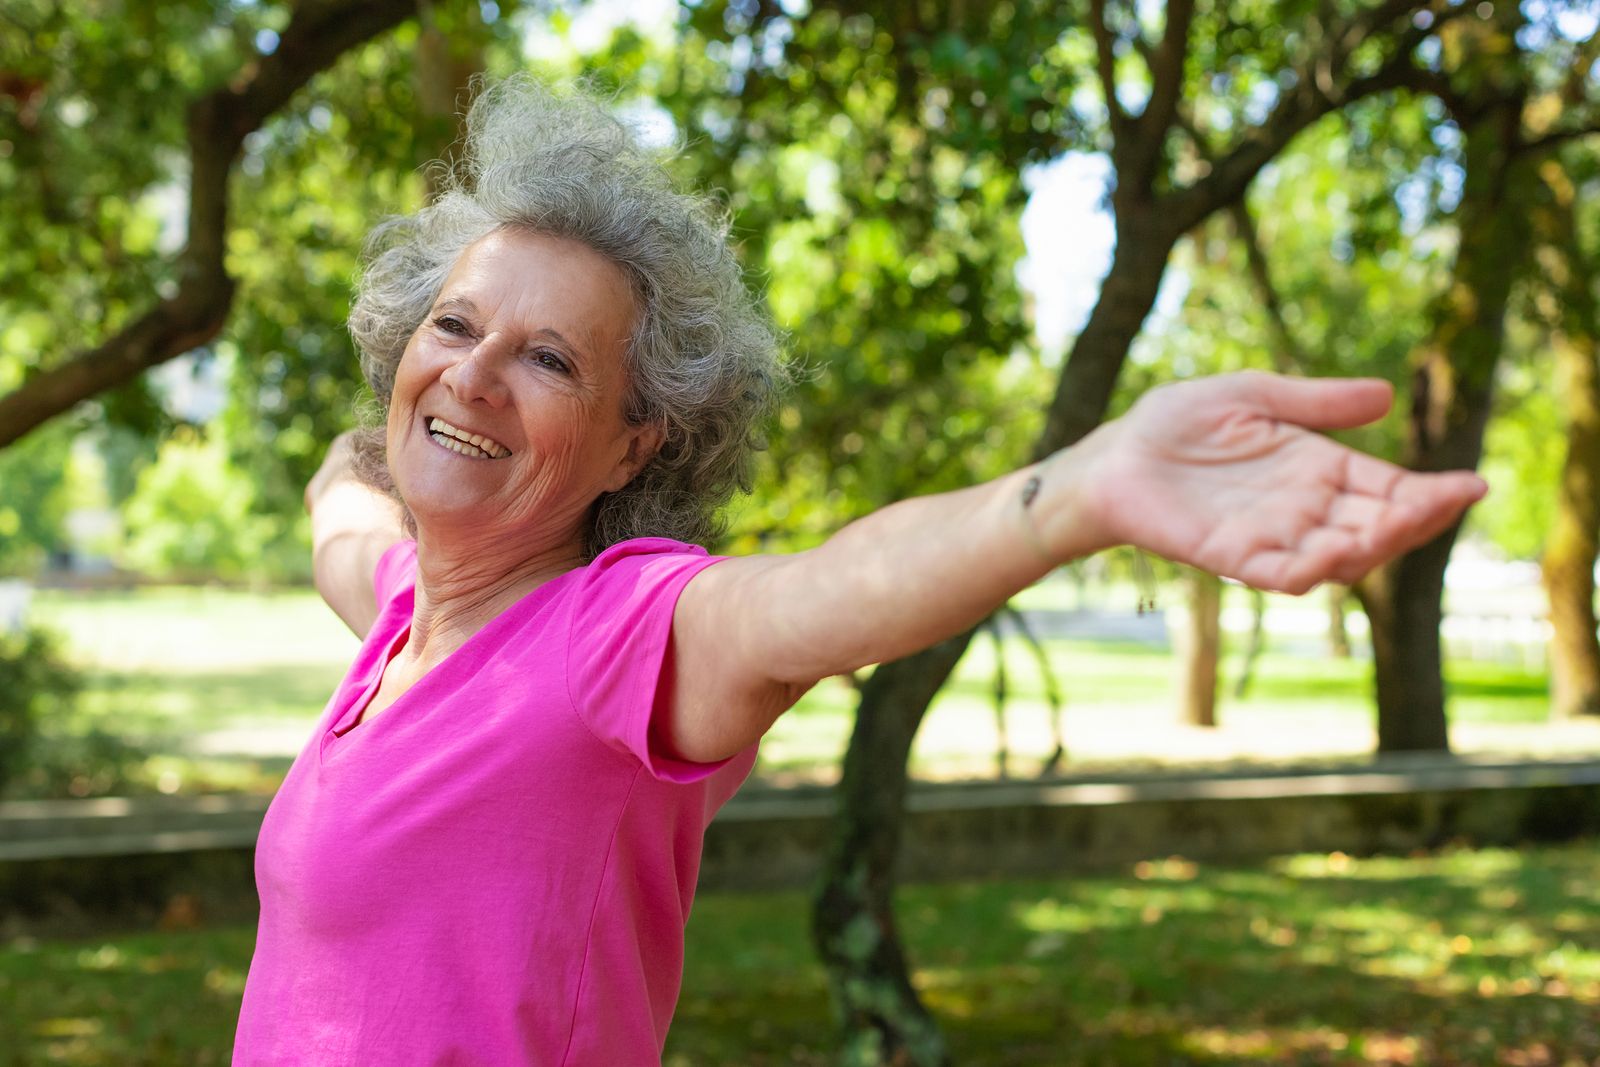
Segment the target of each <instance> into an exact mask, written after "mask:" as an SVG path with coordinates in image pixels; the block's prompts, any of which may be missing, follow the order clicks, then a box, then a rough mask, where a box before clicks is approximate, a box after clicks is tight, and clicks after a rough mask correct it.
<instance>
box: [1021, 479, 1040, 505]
mask: <svg viewBox="0 0 1600 1067" xmlns="http://www.w3.org/2000/svg"><path fill="white" fill-rule="evenodd" d="M1040 484H1042V483H1041V482H1040V481H1039V476H1038V475H1037V474H1035V475H1032V476H1030V477H1029V478H1028V480H1027V481H1026V482H1023V483H1022V506H1023V507H1028V506H1029V505H1031V504H1032V503H1033V498H1034V497H1036V496H1038V495H1039V486H1040Z"/></svg>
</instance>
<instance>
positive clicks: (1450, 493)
mask: <svg viewBox="0 0 1600 1067" xmlns="http://www.w3.org/2000/svg"><path fill="white" fill-rule="evenodd" d="M1344 461H1345V464H1344V487H1345V489H1347V490H1350V491H1353V492H1357V493H1365V494H1367V495H1368V496H1375V497H1385V498H1387V499H1390V500H1394V501H1402V502H1416V501H1419V500H1420V501H1424V502H1427V501H1431V500H1433V499H1435V498H1444V499H1452V500H1453V499H1455V498H1458V497H1460V498H1465V499H1466V502H1467V503H1469V504H1471V503H1474V502H1475V501H1478V500H1480V499H1482V498H1483V495H1484V494H1485V493H1487V492H1488V491H1489V483H1488V482H1485V481H1484V480H1483V479H1482V478H1480V477H1479V476H1478V475H1476V474H1474V473H1473V472H1472V471H1436V472H1419V471H1410V470H1406V469H1405V468H1404V467H1397V466H1395V465H1394V464H1393V463H1388V462H1385V461H1384V460H1381V459H1376V458H1374V457H1372V456H1368V455H1366V454H1364V453H1361V452H1356V451H1354V450H1350V449H1346V450H1345V455H1344Z"/></svg>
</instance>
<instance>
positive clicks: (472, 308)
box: [433, 296, 478, 316]
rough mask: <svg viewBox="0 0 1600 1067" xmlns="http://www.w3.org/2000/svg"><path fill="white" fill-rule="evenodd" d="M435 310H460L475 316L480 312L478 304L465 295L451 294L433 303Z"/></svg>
mask: <svg viewBox="0 0 1600 1067" xmlns="http://www.w3.org/2000/svg"><path fill="white" fill-rule="evenodd" d="M433 310H434V311H435V312H440V311H460V312H463V313H464V314H467V315H474V316H475V315H477V314H478V305H477V304H474V303H473V302H472V301H470V300H468V299H467V298H466V297H464V296H450V297H446V298H445V299H443V300H441V301H439V302H438V303H437V304H435V305H433Z"/></svg>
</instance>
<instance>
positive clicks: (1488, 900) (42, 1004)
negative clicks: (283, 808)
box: [0, 841, 1600, 1067]
mask: <svg viewBox="0 0 1600 1067" xmlns="http://www.w3.org/2000/svg"><path fill="white" fill-rule="evenodd" d="M1597 844H1600V843H1597V842H1594V841H1588V842H1581V843H1577V844H1572V845H1567V846H1562V847H1541V848H1530V849H1526V850H1520V851H1513V850H1504V849H1489V850H1476V851H1472V850H1452V851H1446V852H1443V853H1440V854H1437V855H1426V856H1413V857H1404V858H1383V857H1376V858H1369V859H1352V858H1349V857H1345V856H1343V855H1340V854H1337V853H1335V854H1332V855H1305V856H1296V857H1289V858H1285V859H1282V860H1278V861H1274V862H1270V863H1266V864H1261V865H1254V866H1223V867H1211V866H1208V865H1197V864H1194V863H1191V862H1189V861H1186V860H1183V859H1181V858H1176V857H1173V858H1168V859H1165V860H1159V861H1155V862H1149V863H1144V864H1140V865H1139V866H1137V867H1136V868H1134V869H1133V870H1132V871H1125V872H1121V873H1115V874H1105V875H1098V876H1092V877H1090V876H1085V877H1074V878H1065V877H1063V878H1059V879H1052V880H1029V881H1003V882H1001V881H997V882H985V883H967V884H958V885H943V886H916V887H910V888H906V889H904V890H903V891H902V892H901V894H900V898H899V901H900V912H899V914H900V917H901V921H902V926H903V929H904V932H905V936H906V940H907V943H908V946H909V951H910V954H911V958H912V959H913V960H914V961H915V963H916V964H917V967H918V970H917V981H918V984H919V985H920V987H921V988H922V989H923V991H924V994H925V996H926V999H927V1001H928V1003H929V1004H930V1006H931V1007H932V1008H933V1010H934V1011H935V1012H936V1014H937V1015H938V1017H939V1019H940V1022H941V1024H942V1025H943V1027H944V1029H945V1032H946V1034H947V1035H948V1038H949V1041H950V1044H951V1047H952V1049H953V1052H954V1058H955V1061H956V1062H958V1063H969V1064H984V1065H986V1067H987V1065H993V1067H1023V1065H1051V1067H1091V1065H1095V1067H1099V1065H1106V1067H1157V1065H1160V1067H1167V1065H1171V1064H1306V1065H1310V1064H1396V1065H1400V1064H1419V1065H1420V1064H1429V1065H1436V1067H1487V1065H1506V1067H1524V1065H1533V1064H1547V1065H1556V1067H1571V1065H1593V1064H1597V1063H1600V852H1597ZM807 920H808V915H807V898H806V897H805V896H804V895H803V894H799V893H779V894H759V895H754V894H752V895H745V894H722V893H707V894H703V895H702V896H701V897H700V899H699V900H698V901H697V903H696V906H695V912H694V916H693V918H692V919H691V921H690V925H689V932H688V945H689V950H688V959H687V963H686V972H685V978H684V990H683V997H682V1000H681V1002H680V1005H679V1009H678V1015H677V1019H676V1022H675V1024H674V1027H673V1031H672V1035H671V1037H670V1039H669V1041H668V1047H667V1055H666V1062H667V1064H668V1067H700V1065H710V1067H778V1065H822V1064H827V1063H832V1062H833V1059H832V1055H831V1041H832V1031H831V1025H832V1024H831V1022H830V1020H829V1016H828V1008H827V1002H826V997H825V994H824V987H823V980H822V974H821V971H820V969H819V968H818V966H817V965H816V963H815V962H814V959H813V957H812V954H811V951H810V947H809V944H808V940H807V937H806V934H805V928H806V923H807ZM252 935H253V931H252V930H251V929H250V928H249V927H247V926H237V925H233V926H224V927H219V928H214V929H199V930H188V931H180V932H170V933H156V932H143V933H124V934H112V935H105V936H99V937H92V938H86V939H77V940H52V939H41V940H31V939H28V938H23V937H17V936H15V935H13V936H11V937H10V938H9V939H8V940H7V941H5V942H0V1067H21V1065H24V1064H27V1065H33V1064H46V1063H48V1064H82V1065H90V1064H108V1065H110V1064H114V1065H118V1067H124V1065H126V1067H134V1065H143V1064H149V1065H162V1067H168V1065H181V1064H220V1063H225V1062H227V1057H228V1050H229V1046H230V1042H231V1038H232V1027H233V1021H234V1017H235V1014H236V1012H237V1009H238V1002H239V996H240V992H241V990H242V988H243V980H244V973H245V970H246V967H247V966H248V961H249V954H250V948H251V943H252Z"/></svg>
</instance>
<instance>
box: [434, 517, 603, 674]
mask: <svg viewBox="0 0 1600 1067" xmlns="http://www.w3.org/2000/svg"><path fill="white" fill-rule="evenodd" d="M583 564H584V556H583V551H582V549H581V548H580V547H578V545H577V544H576V543H570V544H565V545H561V546H560V547H558V548H552V549H549V550H546V551H542V552H538V553H535V554H533V555H531V556H530V555H527V554H525V553H515V554H514V553H510V552H506V551H504V550H501V551H496V550H494V549H492V548H485V547H483V546H461V545H456V544H440V543H438V542H435V541H430V540H429V539H428V538H427V537H426V535H425V534H424V533H422V532H419V533H418V535H417V588H416V602H415V606H414V608H413V611H412V618H411V632H410V634H409V635H408V636H407V638H406V647H405V649H404V655H405V656H406V657H407V658H408V659H411V660H413V661H414V662H416V663H418V664H419V665H420V666H422V667H424V668H426V667H431V666H433V665H434V664H436V663H438V662H439V661H441V660H443V659H444V658H445V657H446V656H448V655H449V654H450V653H452V652H454V651H455V650H456V649H458V648H460V647H461V646H462V644H464V643H465V642H466V640H467V639H468V638H470V637H471V636H472V635H473V634H475V633H477V632H478V631H479V630H481V629H483V627H484V626H486V625H488V623H489V622H490V620H492V619H493V618H495V616H497V615H499V614H500V613H502V612H504V611H505V610H506V609H507V608H509V607H511V605H513V604H515V603H516V602H517V601H518V600H521V599H522V598H523V597H525V596H527V595H528V594H529V593H530V592H532V591H533V590H535V589H537V588H538V587H539V586H541V585H543V584H544V583H545V582H548V581H550V580H551V579H552V578H556V577H559V576H560V575H562V574H565V573H567V572H568V571H570V570H574V569H576V568H578V567H581V566H583Z"/></svg>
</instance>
